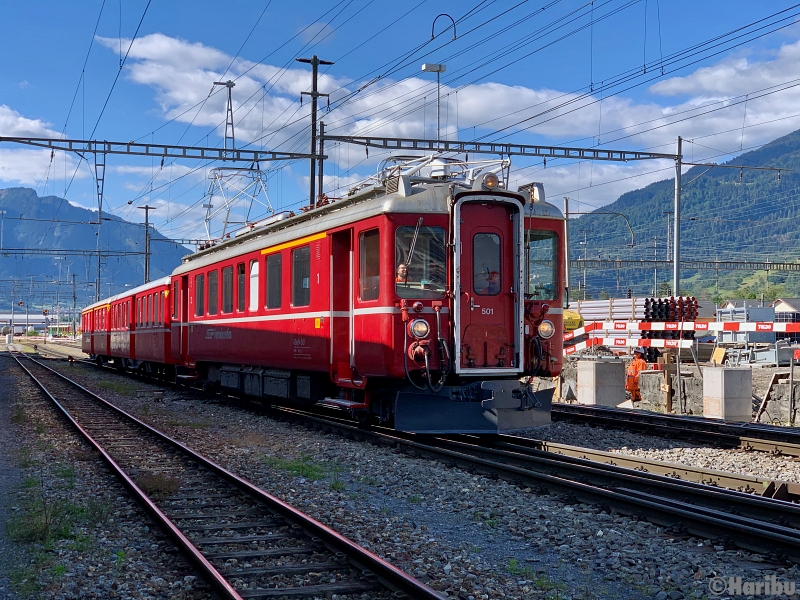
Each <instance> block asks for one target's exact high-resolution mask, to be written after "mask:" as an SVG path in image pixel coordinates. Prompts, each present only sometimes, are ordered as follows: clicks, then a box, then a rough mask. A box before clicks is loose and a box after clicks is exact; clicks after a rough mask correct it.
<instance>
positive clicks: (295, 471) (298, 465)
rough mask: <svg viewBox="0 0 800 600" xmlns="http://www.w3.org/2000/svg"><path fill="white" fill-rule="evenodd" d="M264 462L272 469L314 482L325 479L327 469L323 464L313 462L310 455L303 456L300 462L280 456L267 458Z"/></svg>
mask: <svg viewBox="0 0 800 600" xmlns="http://www.w3.org/2000/svg"><path fill="white" fill-rule="evenodd" d="M264 461H265V462H266V463H267V465H269V466H270V467H273V468H275V469H280V470H281V471H288V472H289V473H291V474H292V475H296V476H298V477H305V478H306V479H310V480H312V481H315V480H317V479H322V478H323V477H325V468H324V467H323V466H322V465H321V464H319V463H315V462H314V461H313V460H311V456H309V455H308V454H302V455H301V457H300V460H288V459H286V458H280V457H279V456H267V457H265V459H264Z"/></svg>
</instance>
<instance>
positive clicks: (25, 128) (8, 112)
mask: <svg viewBox="0 0 800 600" xmlns="http://www.w3.org/2000/svg"><path fill="white" fill-rule="evenodd" d="M58 135H59V134H58V132H57V131H54V130H53V129H50V124H49V123H46V122H45V121H42V120H41V119H28V118H26V117H23V116H22V115H21V114H20V113H18V112H17V111H15V110H14V109H13V108H11V107H9V106H6V105H5V104H0V136H8V137H58Z"/></svg>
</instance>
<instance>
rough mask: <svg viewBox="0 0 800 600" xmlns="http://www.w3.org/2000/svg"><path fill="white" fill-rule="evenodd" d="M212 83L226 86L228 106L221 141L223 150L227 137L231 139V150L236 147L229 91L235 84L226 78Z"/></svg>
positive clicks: (226, 147)
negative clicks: (223, 134)
mask: <svg viewBox="0 0 800 600" xmlns="http://www.w3.org/2000/svg"><path fill="white" fill-rule="evenodd" d="M214 85H224V86H225V87H226V88H228V107H227V109H226V110H225V140H224V141H223V147H224V148H225V150H227V149H228V139H230V140H231V150H235V149H236V135H235V134H234V131H233V100H232V97H231V92H232V90H233V88H234V87H235V86H236V84H235V83H234V82H233V81H231V80H230V79H228V81H215V82H214ZM229 130H230V135H228V131H229Z"/></svg>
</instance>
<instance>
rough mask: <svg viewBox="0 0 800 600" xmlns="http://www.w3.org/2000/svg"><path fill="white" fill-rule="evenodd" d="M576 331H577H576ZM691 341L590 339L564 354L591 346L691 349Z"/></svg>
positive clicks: (565, 348) (566, 349) (567, 347)
mask: <svg viewBox="0 0 800 600" xmlns="http://www.w3.org/2000/svg"><path fill="white" fill-rule="evenodd" d="M576 331H577V330H576ZM693 344H694V341H693V340H643V339H641V338H601V337H592V338H589V339H587V340H586V341H584V342H578V343H577V344H573V345H572V346H565V347H564V354H574V353H575V352H578V351H579V350H585V349H586V348H589V347H591V346H601V345H602V346H610V347H613V348H636V347H637V346H641V347H642V348H691V347H692V345H693Z"/></svg>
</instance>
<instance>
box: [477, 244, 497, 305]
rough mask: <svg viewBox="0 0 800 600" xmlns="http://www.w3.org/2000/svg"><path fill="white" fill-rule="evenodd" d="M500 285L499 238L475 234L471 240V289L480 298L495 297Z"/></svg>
mask: <svg viewBox="0 0 800 600" xmlns="http://www.w3.org/2000/svg"><path fill="white" fill-rule="evenodd" d="M500 284H501V281H500V236H499V235H497V234H496V233H476V234H475V237H473V238H472V289H473V290H475V293H476V294H480V295H481V296H496V295H497V294H499V293H500Z"/></svg>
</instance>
